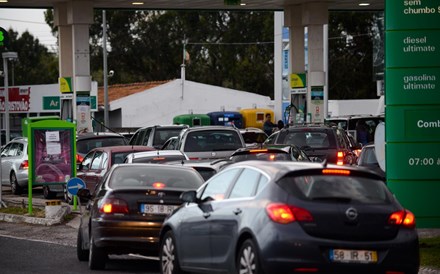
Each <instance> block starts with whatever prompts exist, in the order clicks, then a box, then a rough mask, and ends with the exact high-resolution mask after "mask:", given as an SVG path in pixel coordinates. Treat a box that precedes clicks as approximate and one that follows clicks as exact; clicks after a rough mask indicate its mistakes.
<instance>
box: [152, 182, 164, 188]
mask: <svg viewBox="0 0 440 274" xmlns="http://www.w3.org/2000/svg"><path fill="white" fill-rule="evenodd" d="M165 186H166V185H165V184H164V183H161V182H154V183H153V187H154V188H159V189H162V188H165Z"/></svg>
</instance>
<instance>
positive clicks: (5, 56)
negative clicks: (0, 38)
mask: <svg viewBox="0 0 440 274" xmlns="http://www.w3.org/2000/svg"><path fill="white" fill-rule="evenodd" d="M2 57H3V70H4V80H5V86H4V92H5V137H6V143H7V142H9V136H10V135H9V131H10V128H9V86H8V60H15V59H17V58H18V55H17V53H16V52H12V51H7V52H3V53H2Z"/></svg>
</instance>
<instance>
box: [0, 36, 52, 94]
mask: <svg viewBox="0 0 440 274" xmlns="http://www.w3.org/2000/svg"><path fill="white" fill-rule="evenodd" d="M8 34H9V43H10V46H9V48H8V51H14V52H17V54H18V59H17V60H15V61H13V62H14V68H13V70H14V71H13V72H14V85H16V86H17V85H39V84H52V83H56V82H58V75H59V74H58V58H57V56H56V55H55V54H54V53H51V52H49V50H48V49H47V48H46V47H45V46H44V45H42V44H40V42H39V40H38V39H35V38H34V36H32V35H31V34H30V33H29V32H28V31H25V32H24V33H23V34H22V35H21V36H18V32H15V31H13V30H12V29H9V30H8ZM1 51H2V52H4V51H6V50H5V49H2V50H1Z"/></svg>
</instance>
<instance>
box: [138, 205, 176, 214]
mask: <svg viewBox="0 0 440 274" xmlns="http://www.w3.org/2000/svg"><path fill="white" fill-rule="evenodd" d="M176 208H177V206H175V205H157V204H141V205H140V212H141V213H147V214H170V213H171V212H173V210H174V209H176Z"/></svg>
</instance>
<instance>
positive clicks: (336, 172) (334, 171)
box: [322, 169, 350, 175]
mask: <svg viewBox="0 0 440 274" xmlns="http://www.w3.org/2000/svg"><path fill="white" fill-rule="evenodd" d="M322 174H326V175H328V174H333V175H350V170H345V169H323V170H322Z"/></svg>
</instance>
